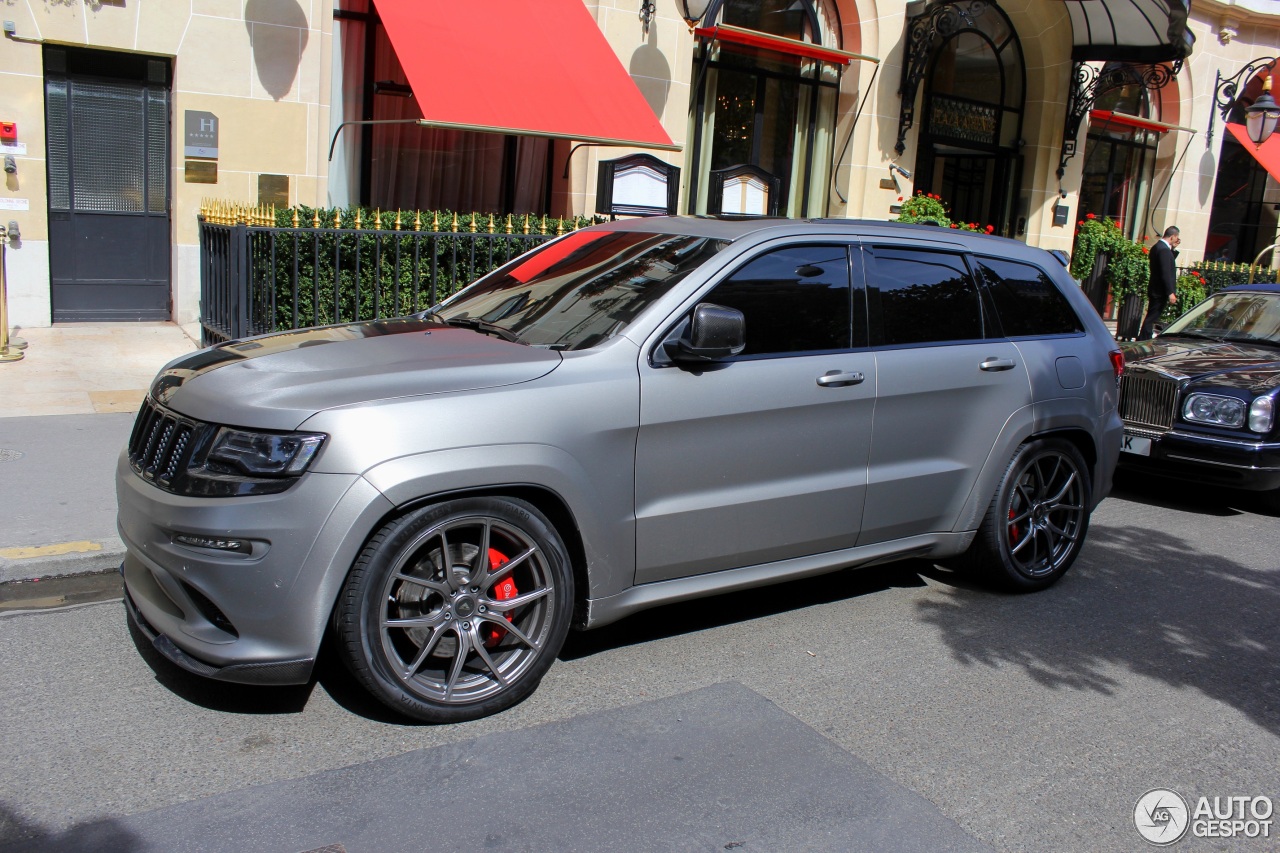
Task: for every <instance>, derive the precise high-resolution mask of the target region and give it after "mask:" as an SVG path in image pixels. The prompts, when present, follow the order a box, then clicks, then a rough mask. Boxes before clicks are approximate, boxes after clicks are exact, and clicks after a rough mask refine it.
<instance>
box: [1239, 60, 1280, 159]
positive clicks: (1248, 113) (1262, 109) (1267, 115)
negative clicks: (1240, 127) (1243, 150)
mask: <svg viewBox="0 0 1280 853" xmlns="http://www.w3.org/2000/svg"><path fill="white" fill-rule="evenodd" d="M1277 121H1280V106H1277V105H1276V99H1275V98H1273V97H1271V77H1270V75H1268V76H1267V77H1264V78H1263V80H1262V94H1261V95H1259V96H1258V97H1257V99H1256V100H1255V101H1254V102H1253V105H1252V106H1250V107H1249V108H1248V109H1246V110H1245V111H1244V126H1245V129H1246V130H1247V131H1248V133H1249V138H1250V139H1252V140H1253V144H1254V145H1261V144H1262V143H1264V142H1266V141H1267V140H1268V139H1270V138H1271V134H1273V133H1275V131H1276V122H1277Z"/></svg>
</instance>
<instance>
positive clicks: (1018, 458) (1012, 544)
mask: <svg viewBox="0 0 1280 853" xmlns="http://www.w3.org/2000/svg"><path fill="white" fill-rule="evenodd" d="M1091 493H1092V492H1091V486H1090V480H1089V469H1088V466H1087V465H1086V464H1085V461H1084V458H1083V457H1082V456H1081V455H1080V451H1079V450H1077V449H1076V447H1075V445H1073V444H1071V443H1070V442H1067V441H1063V440H1061V439H1038V440H1035V441H1029V442H1027V443H1026V444H1023V445H1022V446H1021V447H1019V448H1018V451H1017V452H1016V453H1015V454H1014V455H1013V459H1012V460H1011V461H1010V462H1009V467H1008V468H1006V469H1005V473H1004V477H1003V478H1002V479H1001V481H1000V486H999V487H998V488H997V489H996V493H995V496H994V497H993V498H992V500H991V506H990V507H988V509H987V514H986V516H985V517H984V518H983V520H982V524H981V526H980V527H979V528H978V533H977V536H976V537H975V539H974V541H973V543H972V544H971V545H970V546H969V550H968V551H967V552H966V553H965V554H964V555H963V558H962V561H961V562H962V563H963V564H965V565H966V567H968V568H971V569H974V570H976V571H977V572H979V573H981V574H983V575H985V576H986V577H987V578H988V579H989V580H991V581H992V582H994V583H996V584H998V585H1000V586H1003V587H1006V588H1008V589H1012V590H1015V591H1019V592H1032V591H1035V590H1040V589H1045V588H1047V587H1049V586H1052V585H1053V584H1054V583H1056V582H1057V581H1058V579H1059V578H1061V577H1062V576H1063V575H1064V574H1066V571H1067V569H1069V568H1070V567H1071V564H1072V563H1073V562H1075V559H1076V556H1077V555H1079V553H1080V549H1081V547H1083V545H1084V538H1085V534H1086V533H1087V532H1088V530H1089V499H1090V495H1091Z"/></svg>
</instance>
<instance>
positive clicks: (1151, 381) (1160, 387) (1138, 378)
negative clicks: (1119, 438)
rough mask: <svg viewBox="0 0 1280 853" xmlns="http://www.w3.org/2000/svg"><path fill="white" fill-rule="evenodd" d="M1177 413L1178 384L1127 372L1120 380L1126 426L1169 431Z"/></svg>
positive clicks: (1121, 405)
mask: <svg viewBox="0 0 1280 853" xmlns="http://www.w3.org/2000/svg"><path fill="white" fill-rule="evenodd" d="M1177 414H1178V383H1177V382H1175V381H1174V380H1172V379H1166V378H1164V377H1162V376H1142V375H1138V374H1132V373H1127V374H1125V375H1124V377H1123V379H1121V381H1120V417H1121V418H1123V419H1124V422H1125V425H1126V426H1134V427H1139V428H1144V429H1153V430H1160V431H1161V432H1164V431H1168V430H1170V429H1172V428H1173V420H1174V418H1175V417H1177Z"/></svg>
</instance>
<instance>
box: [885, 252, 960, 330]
mask: <svg viewBox="0 0 1280 853" xmlns="http://www.w3.org/2000/svg"><path fill="white" fill-rule="evenodd" d="M867 293H868V296H869V298H870V300H871V304H872V311H873V317H876V318H877V319H878V321H879V326H880V330H881V335H880V338H881V342H882V343H883V344H885V345H894V344H917V343H933V342H939V341H967V340H974V339H977V338H981V337H982V308H981V307H980V304H979V301H978V289H977V287H975V286H974V283H973V279H972V278H971V277H970V276H969V271H968V268H967V267H966V266H965V263H964V259H963V258H962V257H960V256H959V255H952V254H948V253H946V252H926V251H921V250H917V249H896V248H886V247H884V246H877V247H876V248H875V250H874V251H873V253H872V260H871V263H869V265H868V270H867ZM876 306H878V308H877V307H876Z"/></svg>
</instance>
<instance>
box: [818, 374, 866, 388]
mask: <svg viewBox="0 0 1280 853" xmlns="http://www.w3.org/2000/svg"><path fill="white" fill-rule="evenodd" d="M866 378H867V377H865V376H863V375H862V374H861V373H846V372H845V371H843V370H828V371H827V372H826V373H824V374H822V375H821V376H819V377H818V384H819V385H821V386H822V387H823V388H843V387H844V386H846V385H857V384H859V383H860V382H862V381H863V380H865V379H866Z"/></svg>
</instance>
